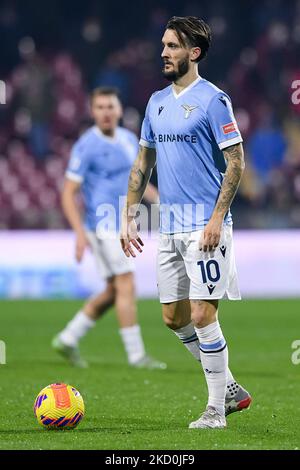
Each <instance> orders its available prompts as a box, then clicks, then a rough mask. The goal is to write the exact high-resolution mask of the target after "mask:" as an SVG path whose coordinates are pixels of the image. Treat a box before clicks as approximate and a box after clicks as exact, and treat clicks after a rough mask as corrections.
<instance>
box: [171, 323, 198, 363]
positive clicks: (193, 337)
mask: <svg viewBox="0 0 300 470" xmlns="http://www.w3.org/2000/svg"><path fill="white" fill-rule="evenodd" d="M173 331H174V333H175V335H176V336H177V337H178V338H179V339H180V341H182V343H183V344H184V346H185V347H186V349H187V350H188V351H190V353H191V354H192V355H193V356H194V358H195V359H196V360H197V361H199V362H201V358H200V349H199V339H198V336H197V333H196V331H195V328H194V325H193V323H192V322H191V323H189V324H188V325H186V326H183V327H181V328H178V329H177V330H173Z"/></svg>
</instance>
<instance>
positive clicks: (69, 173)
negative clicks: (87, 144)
mask: <svg viewBox="0 0 300 470" xmlns="http://www.w3.org/2000/svg"><path fill="white" fill-rule="evenodd" d="M87 168H88V159H87V157H86V155H85V152H84V151H83V149H82V147H81V145H80V144H78V143H77V144H75V145H74V146H73V148H72V150H71V156H70V160H69V164H68V168H67V170H66V174H65V176H66V178H68V179H70V180H72V181H76V182H78V183H82V182H83V180H84V178H85V175H86V171H87Z"/></svg>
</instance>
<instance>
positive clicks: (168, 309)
mask: <svg viewBox="0 0 300 470" xmlns="http://www.w3.org/2000/svg"><path fill="white" fill-rule="evenodd" d="M162 312H163V320H164V323H165V324H166V326H168V327H169V328H170V329H171V330H173V332H174V333H175V334H176V336H177V337H178V339H179V340H180V341H181V342H182V343H183V345H184V346H185V347H186V349H187V350H188V351H189V352H190V353H191V354H192V355H193V357H194V358H195V359H196V360H197V361H198V362H199V363H201V357H200V348H199V344H200V343H199V339H198V336H197V333H196V331H195V327H194V324H193V322H192V321H191V304H190V300H189V299H184V300H180V301H178V302H173V303H167V304H162ZM247 396H248V394H247V393H245V391H244V389H243V388H242V387H241V386H240V385H239V384H238V383H237V382H236V381H235V379H234V377H233V375H232V373H231V371H230V369H229V368H228V370H227V387H226V400H225V414H229V413H232V412H233V411H238V410H239V409H242V408H244V407H245V406H244V405H245V404H246V401H245V399H247ZM237 398H239V399H238V400H237ZM241 400H243V401H242V403H240V401H241ZM234 408H236V409H234Z"/></svg>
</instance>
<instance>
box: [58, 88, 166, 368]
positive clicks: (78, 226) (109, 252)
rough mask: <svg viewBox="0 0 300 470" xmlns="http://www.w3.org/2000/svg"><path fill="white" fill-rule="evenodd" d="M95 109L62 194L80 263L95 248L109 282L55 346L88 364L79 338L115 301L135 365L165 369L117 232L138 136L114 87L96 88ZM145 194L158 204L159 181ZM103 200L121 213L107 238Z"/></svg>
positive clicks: (80, 363) (75, 362)
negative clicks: (146, 337)
mask: <svg viewBox="0 0 300 470" xmlns="http://www.w3.org/2000/svg"><path fill="white" fill-rule="evenodd" d="M91 111H92V117H93V119H94V120H95V125H94V126H93V127H91V128H90V129H88V130H87V131H86V132H85V133H84V134H83V135H82V136H81V137H80V139H79V140H78V141H77V142H76V143H75V145H74V147H73V149H72V154H71V158H70V162H69V166H68V168H67V171H66V177H65V183H64V188H63V193H62V207H63V210H64V213H65V216H66V218H67V219H68V221H69V223H70V225H71V227H72V228H73V230H74V231H75V233H76V259H77V261H78V262H80V261H81V259H82V257H83V254H84V251H85V249H86V248H87V247H88V246H90V247H91V249H92V252H93V254H94V256H95V259H96V262H97V265H98V268H99V270H100V273H101V275H102V276H103V278H104V279H105V280H106V289H105V290H104V292H102V293H101V294H99V295H96V296H95V297H92V298H90V299H89V300H88V301H87V302H86V304H85V305H84V306H83V308H82V309H81V310H80V311H79V312H78V313H76V315H75V317H74V318H73V319H72V320H71V321H70V322H69V323H68V324H67V326H66V327H65V328H64V330H63V331H61V332H60V333H59V334H58V335H57V336H56V337H55V338H54V339H53V341H52V346H53V348H54V349H55V350H56V351H57V352H59V353H60V354H62V355H63V356H64V357H66V358H67V359H68V360H69V361H70V362H71V363H72V364H73V365H75V366H79V367H86V366H87V363H86V361H85V360H84V359H83V358H81V356H80V352H79V347H78V343H79V340H80V339H81V338H82V337H83V336H84V335H86V334H87V332H88V331H89V330H90V329H91V328H92V327H93V326H94V325H95V322H96V320H97V319H98V318H100V317H101V316H102V315H103V314H104V313H105V312H106V310H107V309H109V308H110V307H111V306H113V305H114V306H115V308H116V311H117V317H118V322H119V325H120V335H121V338H122V340H123V343H124V347H125V350H126V353H127V356H128V362H129V364H130V365H132V366H136V367H145V368H150V369H151V368H161V369H163V368H165V367H166V366H165V364H164V363H162V362H159V361H156V360H154V359H152V358H151V357H150V356H148V355H147V354H146V352H145V347H144V343H143V339H142V336H141V330H140V326H139V325H138V323H137V315H136V301H135V288H134V275H133V264H132V261H131V260H129V259H128V258H126V256H124V253H123V251H122V249H121V246H120V242H119V237H118V235H117V234H118V232H119V220H118V216H119V209H120V208H119V203H120V200H119V198H120V197H122V196H124V195H125V194H126V189H127V184H128V177H129V173H130V168H131V165H132V162H133V160H134V158H135V157H136V153H137V149H138V140H137V138H136V136H135V135H134V134H133V133H132V132H131V131H129V130H127V129H125V128H123V127H120V126H118V123H119V120H120V118H121V115H122V106H121V103H120V100H119V98H118V92H117V90H115V89H114V88H109V87H102V88H97V89H96V90H94V91H93V93H92V95H91ZM80 188H82V193H83V198H84V204H85V220H84V223H83V222H82V219H81V214H80V209H79V206H78V203H77V201H76V195H77V192H78V191H79V190H80ZM145 198H146V199H147V200H148V201H149V202H153V203H155V202H157V199H158V193H157V190H156V188H155V187H154V186H153V185H151V184H149V185H148V186H147V189H146V192H145ZM101 204H105V205H106V206H105V207H107V205H110V208H111V209H112V210H113V211H114V214H115V218H112V220H111V221H110V222H111V223H112V224H113V228H112V230H113V231H112V232H111V233H110V234H109V236H108V237H107V236H106V237H103V238H101V234H100V237H99V236H97V234H96V229H97V224H98V222H99V216H97V215H96V213H97V210H98V211H99V207H101ZM98 213H99V212H98ZM98 235H99V234H98ZM106 235H107V234H106Z"/></svg>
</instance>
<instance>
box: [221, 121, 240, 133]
mask: <svg viewBox="0 0 300 470" xmlns="http://www.w3.org/2000/svg"><path fill="white" fill-rule="evenodd" d="M222 130H223V134H225V135H227V134H230V133H231V132H236V131H237V128H236V125H235V122H229V123H228V124H225V126H222Z"/></svg>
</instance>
